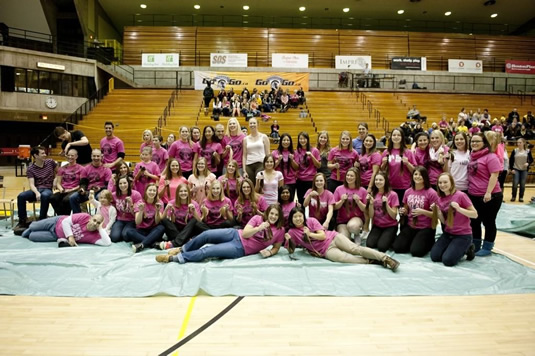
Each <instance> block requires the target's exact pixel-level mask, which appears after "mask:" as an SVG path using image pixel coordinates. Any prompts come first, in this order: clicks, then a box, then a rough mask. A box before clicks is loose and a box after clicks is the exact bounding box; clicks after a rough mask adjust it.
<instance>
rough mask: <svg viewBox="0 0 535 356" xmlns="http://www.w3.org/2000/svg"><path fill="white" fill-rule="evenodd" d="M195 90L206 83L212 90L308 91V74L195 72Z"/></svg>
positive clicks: (201, 88) (201, 87) (202, 87)
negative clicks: (280, 88)
mask: <svg viewBox="0 0 535 356" xmlns="http://www.w3.org/2000/svg"><path fill="white" fill-rule="evenodd" d="M194 73H195V90H203V89H204V88H205V87H206V83H207V82H208V81H209V82H210V83H212V88H214V90H221V89H223V88H225V89H227V90H228V89H229V88H231V87H234V88H235V89H236V90H237V91H238V90H241V89H242V88H244V87H247V88H248V89H249V90H250V91H252V89H253V88H256V89H258V90H259V91H262V90H265V89H267V90H271V88H275V89H278V88H279V87H281V86H282V87H283V88H284V89H288V90H290V91H293V90H294V89H299V88H303V90H304V91H308V88H309V85H308V81H309V73H269V72H205V71H195V72H194Z"/></svg>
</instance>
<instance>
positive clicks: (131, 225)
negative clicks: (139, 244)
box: [110, 176, 143, 242]
mask: <svg viewBox="0 0 535 356" xmlns="http://www.w3.org/2000/svg"><path fill="white" fill-rule="evenodd" d="M142 199H143V198H142V196H141V194H139V192H138V191H137V190H134V189H133V187H132V181H131V180H130V179H129V178H128V177H127V176H125V177H120V178H119V179H118V180H117V183H116V188H115V192H114V193H113V204H114V206H115V209H117V220H115V223H114V224H113V226H112V227H111V233H110V238H111V241H112V242H119V241H121V240H124V241H128V237H127V235H126V233H127V231H128V230H130V229H135V228H136V225H135V219H136V217H135V213H134V207H135V206H136V205H137V203H138V202H139V201H141V200H142Z"/></svg>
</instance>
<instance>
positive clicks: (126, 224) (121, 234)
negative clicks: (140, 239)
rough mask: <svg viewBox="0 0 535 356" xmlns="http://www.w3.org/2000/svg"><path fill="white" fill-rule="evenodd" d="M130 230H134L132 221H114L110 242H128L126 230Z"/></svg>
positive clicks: (134, 225)
mask: <svg viewBox="0 0 535 356" xmlns="http://www.w3.org/2000/svg"><path fill="white" fill-rule="evenodd" d="M132 229H133V230H135V229H136V224H135V222H134V221H122V220H115V222H114V223H113V225H112V227H111V232H110V238H111V242H119V241H121V240H124V241H126V242H128V241H130V240H129V239H128V236H127V232H128V230H132Z"/></svg>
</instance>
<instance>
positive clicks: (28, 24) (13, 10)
mask: <svg viewBox="0 0 535 356" xmlns="http://www.w3.org/2000/svg"><path fill="white" fill-rule="evenodd" d="M0 22H4V23H5V24H6V25H8V26H9V27H15V28H20V29H23V30H28V31H35V32H41V33H46V34H49V35H50V34H51V31H50V28H49V26H48V22H47V20H46V17H45V14H44V11H43V8H42V6H41V2H40V1H38V0H2V1H0Z"/></svg>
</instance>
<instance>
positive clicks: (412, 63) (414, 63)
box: [390, 57, 427, 71]
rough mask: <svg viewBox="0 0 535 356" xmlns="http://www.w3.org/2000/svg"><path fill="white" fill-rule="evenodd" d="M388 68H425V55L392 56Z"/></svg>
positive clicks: (423, 69)
mask: <svg viewBox="0 0 535 356" xmlns="http://www.w3.org/2000/svg"><path fill="white" fill-rule="evenodd" d="M390 69H394V70H422V71H426V70H427V58H425V57H392V62H391V64H390Z"/></svg>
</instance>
